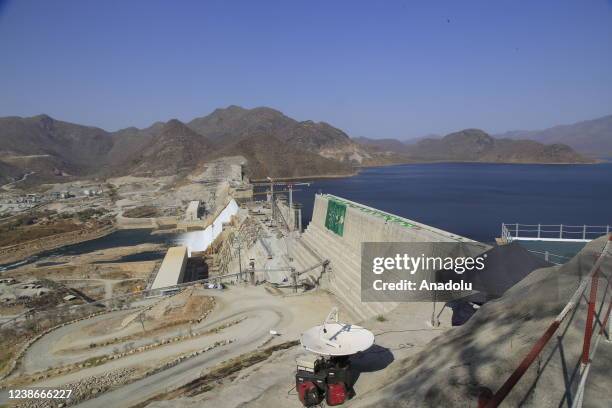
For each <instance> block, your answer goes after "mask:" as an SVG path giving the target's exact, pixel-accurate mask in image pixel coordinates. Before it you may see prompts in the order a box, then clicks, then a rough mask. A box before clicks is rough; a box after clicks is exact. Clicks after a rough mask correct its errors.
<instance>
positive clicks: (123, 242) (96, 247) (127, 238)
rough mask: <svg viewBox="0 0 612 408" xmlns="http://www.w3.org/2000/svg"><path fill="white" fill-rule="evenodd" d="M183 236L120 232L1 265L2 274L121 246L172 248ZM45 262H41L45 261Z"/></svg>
mask: <svg viewBox="0 0 612 408" xmlns="http://www.w3.org/2000/svg"><path fill="white" fill-rule="evenodd" d="M180 235H181V234H175V233H171V234H151V230H148V229H134V230H118V231H115V232H113V233H111V234H109V235H106V236H104V237H101V238H96V239H92V240H90V241H85V242H80V243H78V244H72V245H66V246H63V247H61V248H57V249H52V250H49V251H44V252H41V253H39V254H37V255H34V256H31V257H28V258H26V259H24V260H22V261H19V262H13V263H10V264H4V265H0V272H3V271H8V270H11V269H15V268H17V267H19V266H23V265H28V264H33V263H37V265H39V266H50V265H54V264H55V265H58V264H61V263H57V262H54V261H53V259H55V258H57V257H60V256H66V255H72V256H75V255H83V254H86V253H89V252H94V251H101V250H105V249H110V248H116V247H121V246H132V245H139V244H145V243H153V244H165V245H167V246H171V245H172V244H175V243H177V242H178V241H179V236H180ZM164 254H165V252H164V251H160V252H158V251H146V252H142V253H139V254H133V255H128V256H125V257H123V259H120V260H117V261H118V262H133V261H148V260H154V259H161V258H163V257H164ZM43 260H44V262H41V261H43Z"/></svg>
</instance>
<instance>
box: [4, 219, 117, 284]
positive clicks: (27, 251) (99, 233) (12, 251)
mask: <svg viewBox="0 0 612 408" xmlns="http://www.w3.org/2000/svg"><path fill="white" fill-rule="evenodd" d="M116 230H117V228H116V226H114V225H112V226H110V227H106V228H104V227H103V228H100V229H98V230H95V231H91V232H90V233H82V231H71V232H68V233H65V234H58V235H51V236H48V237H43V238H39V239H36V240H31V241H25V242H21V243H19V244H15V245H10V246H7V247H2V248H0V264H2V265H6V264H14V263H17V262H21V261H24V260H26V259H28V258H30V257H32V256H35V255H38V254H40V253H42V252H46V251H52V250H54V249H58V248H61V247H64V246H68V245H75V244H80V243H82V242H87V241H91V240H94V239H98V238H102V237H105V236H107V235H110V234H112V233H113V232H115V231H116ZM45 242H46V243H47V244H45ZM5 272H7V271H0V273H5Z"/></svg>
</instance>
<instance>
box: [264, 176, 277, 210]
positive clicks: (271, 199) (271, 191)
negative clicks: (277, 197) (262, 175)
mask: <svg viewBox="0 0 612 408" xmlns="http://www.w3.org/2000/svg"><path fill="white" fill-rule="evenodd" d="M266 179H268V180H270V205H271V206H272V219H273V220H274V215H275V214H274V179H273V178H272V177H266Z"/></svg>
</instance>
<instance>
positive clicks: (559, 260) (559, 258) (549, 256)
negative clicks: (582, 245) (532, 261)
mask: <svg viewBox="0 0 612 408" xmlns="http://www.w3.org/2000/svg"><path fill="white" fill-rule="evenodd" d="M528 251H529V252H531V253H532V254H536V255H538V256H539V257H541V258H544V260H545V261H546V262H550V263H552V264H555V265H563V264H564V263H566V262H567V261H569V260H570V259H572V258H571V257H569V256H564V255H558V254H554V253H552V252H550V251H536V250H533V249H528Z"/></svg>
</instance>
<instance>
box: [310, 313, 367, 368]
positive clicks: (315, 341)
mask: <svg viewBox="0 0 612 408" xmlns="http://www.w3.org/2000/svg"><path fill="white" fill-rule="evenodd" d="M300 343H302V347H304V348H305V349H306V350H308V351H310V352H312V353H315V354H320V355H323V356H349V355H351V354H356V353H359V352H360V351H365V350H367V349H369V348H370V347H371V346H372V344H374V334H372V332H371V331H369V330H368V329H365V328H363V327H361V326H357V325H354V324H347V323H340V322H338V308H335V307H334V308H333V309H332V311H331V312H330V313H329V315H327V318H326V319H325V321H324V322H323V324H322V325H320V326H315V327H312V328H310V329H308V330H306V331H305V332H304V333H303V334H302V335H301V336H300Z"/></svg>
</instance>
